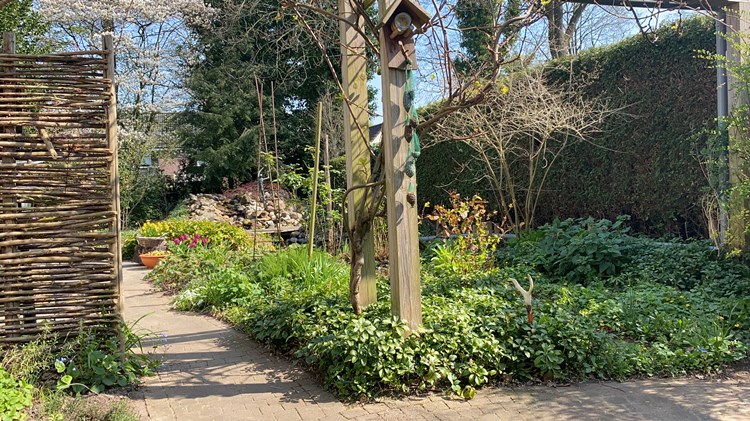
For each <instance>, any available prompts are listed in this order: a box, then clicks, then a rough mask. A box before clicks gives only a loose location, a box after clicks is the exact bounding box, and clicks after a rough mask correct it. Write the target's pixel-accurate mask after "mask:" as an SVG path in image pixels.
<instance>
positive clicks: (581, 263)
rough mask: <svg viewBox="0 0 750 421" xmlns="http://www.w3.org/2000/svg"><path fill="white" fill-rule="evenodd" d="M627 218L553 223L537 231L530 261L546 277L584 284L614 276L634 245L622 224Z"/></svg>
mask: <svg viewBox="0 0 750 421" xmlns="http://www.w3.org/2000/svg"><path fill="white" fill-rule="evenodd" d="M629 219H630V218H629V217H618V218H617V221H616V222H614V223H613V222H611V221H609V220H606V219H602V220H598V221H597V220H594V219H593V218H590V217H589V218H587V219H577V220H573V219H567V220H565V221H560V220H559V219H558V220H555V221H554V222H552V223H551V224H548V225H544V226H542V227H541V228H539V231H540V232H541V234H542V235H543V237H542V239H541V241H539V243H537V246H536V248H535V250H534V252H533V253H532V255H531V257H530V258H531V260H532V261H536V262H539V267H540V269H541V270H542V271H544V272H545V273H547V274H550V275H553V276H560V277H562V278H565V279H567V280H570V281H578V282H581V283H584V284H586V283H588V282H590V281H594V280H599V279H602V278H608V277H611V276H614V275H617V274H619V273H621V272H622V271H623V269H624V268H625V266H626V265H627V264H628V263H629V262H630V258H631V256H630V250H632V248H633V246H634V241H633V239H632V238H631V237H628V236H627V235H626V234H627V232H628V231H629V228H627V227H626V226H625V225H624V224H625V223H626V222H627V221H628V220H629Z"/></svg>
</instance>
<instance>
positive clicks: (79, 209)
mask: <svg viewBox="0 0 750 421" xmlns="http://www.w3.org/2000/svg"><path fill="white" fill-rule="evenodd" d="M14 44H15V42H14V36H13V34H9V33H6V34H4V37H3V53H2V54H0V158H2V162H1V163H0V345H2V344H9V343H19V342H26V341H28V340H31V339H33V338H35V337H36V336H37V335H38V334H39V333H41V332H43V331H45V330H48V331H50V332H53V333H61V334H65V333H68V332H75V331H77V330H78V329H79V326H80V325H81V324H83V325H84V326H87V327H93V326H96V327H97V329H98V330H99V331H107V330H109V331H112V332H114V331H115V329H116V327H117V321H118V320H119V317H120V308H121V303H120V300H121V298H120V284H121V279H122V266H121V261H120V246H119V245H120V238H119V237H120V227H119V191H118V178H117V148H116V145H117V141H116V110H115V89H114V85H113V80H112V79H113V78H112V76H113V70H114V56H113V53H112V40H111V37H109V36H105V37H104V39H103V45H104V49H103V50H100V51H82V52H73V53H69V52H66V53H59V54H49V55H19V54H15V48H14Z"/></svg>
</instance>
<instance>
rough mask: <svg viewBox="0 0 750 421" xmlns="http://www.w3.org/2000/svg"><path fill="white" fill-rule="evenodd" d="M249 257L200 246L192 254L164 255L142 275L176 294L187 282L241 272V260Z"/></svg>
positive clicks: (217, 247) (233, 251) (218, 248)
mask: <svg viewBox="0 0 750 421" xmlns="http://www.w3.org/2000/svg"><path fill="white" fill-rule="evenodd" d="M251 257H252V256H250V255H247V254H244V253H243V252H240V251H236V250H230V249H228V248H226V247H222V246H216V245H214V246H213V247H207V248H204V247H201V248H198V249H196V250H195V252H193V253H187V254H184V255H172V256H168V257H166V258H164V259H162V261H161V262H160V263H159V264H158V265H157V266H156V267H155V268H154V269H153V270H152V271H151V272H149V273H148V275H146V279H147V280H150V281H152V282H153V283H154V284H156V286H158V287H160V288H162V289H164V290H167V291H172V292H178V291H180V290H182V289H183V288H184V287H185V286H187V285H188V284H190V283H191V281H193V280H194V279H195V280H200V279H206V277H208V276H210V274H211V273H214V272H217V273H221V271H222V270H224V269H226V270H230V269H231V268H232V267H238V268H240V269H242V268H243V267H244V266H245V260H247V261H249V260H250V258H251Z"/></svg>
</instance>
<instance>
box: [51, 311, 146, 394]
mask: <svg viewBox="0 0 750 421" xmlns="http://www.w3.org/2000/svg"><path fill="white" fill-rule="evenodd" d="M123 329H124V331H125V344H124V349H125V350H126V353H125V357H124V360H123V359H122V358H121V355H120V354H121V353H120V347H119V344H118V340H117V338H115V337H112V336H111V335H110V336H106V337H105V336H100V335H97V332H96V331H95V330H92V329H85V328H83V327H81V329H80V330H79V333H78V336H77V337H76V338H75V339H74V340H72V341H68V342H66V343H65V344H64V345H63V347H62V350H61V351H60V352H59V354H58V356H57V358H56V359H55V363H54V366H55V370H56V371H57V372H58V373H59V374H61V377H60V379H59V380H58V382H57V389H58V390H66V389H70V390H72V391H73V392H74V393H76V394H80V393H85V392H88V391H90V392H93V393H100V392H102V391H103V390H105V389H107V388H111V387H118V386H119V387H124V386H127V385H131V384H135V383H137V382H138V378H139V377H140V376H144V375H151V374H153V370H154V368H156V366H157V365H158V364H159V362H158V361H157V360H155V359H151V358H150V357H149V355H147V354H144V353H143V349H142V347H141V343H142V339H143V336H144V335H139V334H137V333H135V332H133V331H132V330H131V329H130V328H129V327H127V326H124V327H123ZM136 351H140V353H139V352H136Z"/></svg>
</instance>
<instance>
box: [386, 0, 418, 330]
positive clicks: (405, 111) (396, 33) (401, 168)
mask: <svg viewBox="0 0 750 421" xmlns="http://www.w3.org/2000/svg"><path fill="white" fill-rule="evenodd" d="M378 10H379V11H380V22H381V25H380V66H381V75H380V80H381V82H382V86H383V89H382V98H383V137H382V148H383V156H384V161H385V194H386V207H387V213H386V215H387V218H388V251H389V257H388V265H389V268H388V271H389V276H390V281H391V312H392V313H393V314H394V315H395V316H398V317H399V318H400V319H401V320H403V321H405V322H406V323H407V324H408V326H409V327H410V328H411V329H413V330H417V329H419V326H420V325H421V324H422V300H421V289H422V288H421V284H420V280H419V234H418V232H417V224H418V222H419V216H418V215H417V208H416V206H415V205H416V203H417V178H416V159H417V157H418V156H419V153H420V152H419V151H420V148H419V139H418V136H417V135H416V132H415V131H414V127H416V117H417V115H416V105H415V104H414V96H415V90H414V80H413V72H412V71H413V70H414V69H415V68H416V66H417V58H416V51H415V48H414V34H415V33H418V32H421V31H423V30H424V29H425V27H426V25H427V23H428V22H429V20H430V15H429V13H427V11H426V10H424V9H423V8H422V7H421V6H420V5H419V4H418V3H416V0H378Z"/></svg>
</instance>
